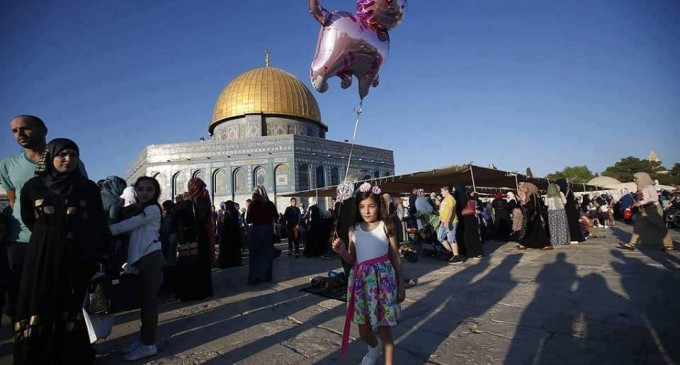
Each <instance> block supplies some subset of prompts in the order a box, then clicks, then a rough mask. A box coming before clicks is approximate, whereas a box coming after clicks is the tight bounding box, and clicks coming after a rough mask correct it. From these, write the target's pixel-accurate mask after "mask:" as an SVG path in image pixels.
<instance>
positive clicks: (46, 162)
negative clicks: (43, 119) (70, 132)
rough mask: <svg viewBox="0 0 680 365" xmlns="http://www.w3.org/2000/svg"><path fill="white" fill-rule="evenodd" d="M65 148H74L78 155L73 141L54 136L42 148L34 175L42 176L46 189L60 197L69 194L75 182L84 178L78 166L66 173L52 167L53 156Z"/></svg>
mask: <svg viewBox="0 0 680 365" xmlns="http://www.w3.org/2000/svg"><path fill="white" fill-rule="evenodd" d="M67 148H70V149H72V150H75V151H76V153H77V154H78V157H80V150H79V149H78V145H77V144H76V143H75V142H73V141H71V140H70V139H67V138H55V139H53V140H51V141H50V143H48V144H47V147H45V150H43V153H42V156H41V157H40V161H39V162H38V167H37V168H36V169H35V173H36V175H38V176H40V177H42V180H43V182H44V183H45V186H47V189H48V190H49V191H51V192H53V193H55V194H57V195H60V196H62V197H66V196H69V195H70V194H71V193H72V192H73V189H74V187H75V185H76V183H77V182H79V181H80V180H82V179H84V178H85V177H84V176H83V174H82V173H81V172H80V169H79V168H78V166H76V168H75V169H74V170H73V171H71V172H69V173H67V174H62V173H60V172H59V171H57V170H55V169H54V157H56V156H57V155H58V154H59V153H60V152H61V151H63V150H65V149H67Z"/></svg>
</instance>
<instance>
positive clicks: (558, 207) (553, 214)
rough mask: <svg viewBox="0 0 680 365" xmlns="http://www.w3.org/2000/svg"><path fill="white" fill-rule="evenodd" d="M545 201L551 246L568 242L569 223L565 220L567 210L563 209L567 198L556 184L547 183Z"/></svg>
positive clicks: (569, 240)
mask: <svg viewBox="0 0 680 365" xmlns="http://www.w3.org/2000/svg"><path fill="white" fill-rule="evenodd" d="M545 203H546V205H547V206H548V228H549V230H550V243H551V244H552V245H553V246H559V245H568V244H570V243H571V239H570V238H569V237H570V236H569V223H568V222H567V212H566V210H565V209H564V206H565V204H566V203H567V198H566V197H565V196H564V193H562V192H561V191H560V189H559V188H558V187H557V185H556V184H550V185H548V197H547V198H546V201H545Z"/></svg>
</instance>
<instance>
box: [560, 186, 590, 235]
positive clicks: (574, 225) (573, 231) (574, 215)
mask: <svg viewBox="0 0 680 365" xmlns="http://www.w3.org/2000/svg"><path fill="white" fill-rule="evenodd" d="M555 184H557V186H559V187H560V191H561V192H563V193H564V196H565V197H566V199H567V202H566V203H565V204H564V212H565V213H566V214H567V223H568V224H569V238H570V239H571V241H570V242H569V243H572V244H577V243H579V242H583V241H585V240H586V239H585V238H584V237H583V231H581V215H580V214H579V209H578V203H577V202H576V197H575V196H574V192H573V191H571V188H570V187H569V183H567V180H565V179H559V180H557V181H555Z"/></svg>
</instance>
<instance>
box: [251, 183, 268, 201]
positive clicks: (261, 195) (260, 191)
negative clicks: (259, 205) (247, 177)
mask: <svg viewBox="0 0 680 365" xmlns="http://www.w3.org/2000/svg"><path fill="white" fill-rule="evenodd" d="M253 200H259V201H261V202H263V203H267V202H269V195H267V189H265V188H264V186H263V185H258V186H256V187H255V189H254V190H253Z"/></svg>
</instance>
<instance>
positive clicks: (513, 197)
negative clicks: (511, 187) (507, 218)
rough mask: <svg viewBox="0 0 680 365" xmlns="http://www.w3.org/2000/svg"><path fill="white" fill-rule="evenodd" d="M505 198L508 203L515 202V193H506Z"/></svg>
mask: <svg viewBox="0 0 680 365" xmlns="http://www.w3.org/2000/svg"><path fill="white" fill-rule="evenodd" d="M505 196H506V197H507V198H508V201H510V200H514V201H517V198H515V193H513V192H512V191H508V193H507V194H505Z"/></svg>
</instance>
